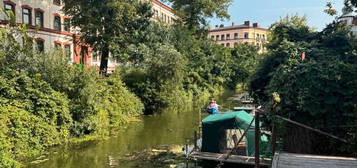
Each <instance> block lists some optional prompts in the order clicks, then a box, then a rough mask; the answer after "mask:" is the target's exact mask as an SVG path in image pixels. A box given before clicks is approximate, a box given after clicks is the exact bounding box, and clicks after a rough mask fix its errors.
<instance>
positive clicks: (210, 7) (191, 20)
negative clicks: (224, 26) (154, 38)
mask: <svg viewBox="0 0 357 168" xmlns="http://www.w3.org/2000/svg"><path fill="white" fill-rule="evenodd" d="M168 1H169V2H172V3H173V8H174V9H175V10H176V11H177V14H178V16H179V18H180V19H181V20H182V21H183V23H184V24H186V25H188V27H189V28H190V29H196V28H199V27H200V26H206V25H207V19H208V18H212V17H214V16H217V17H219V18H229V14H228V13H227V10H228V7H229V5H230V2H231V1H232V0H190V1H187V0H168Z"/></svg>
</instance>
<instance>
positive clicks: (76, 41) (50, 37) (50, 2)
mask: <svg viewBox="0 0 357 168" xmlns="http://www.w3.org/2000/svg"><path fill="white" fill-rule="evenodd" d="M54 1H55V0H0V7H1V8H4V4H5V3H8V4H13V5H14V7H15V16H16V22H17V23H19V24H21V23H23V16H22V9H23V8H28V9H30V11H31V20H32V23H31V24H30V25H29V28H30V29H33V30H35V29H36V27H35V11H36V10H40V11H42V12H43V23H44V25H43V28H40V29H39V30H38V31H36V32H34V33H32V35H33V37H34V39H35V40H42V41H44V49H45V51H50V50H51V49H53V48H54V47H55V44H60V45H61V46H62V48H63V49H64V45H70V51H71V54H70V57H71V61H72V62H74V63H77V64H84V65H89V66H98V67H99V65H100V55H98V54H99V53H96V52H95V53H92V49H91V48H90V47H89V46H88V45H85V44H83V43H81V42H80V37H79V36H78V35H76V33H75V29H74V28H71V29H70V31H69V32H65V31H63V30H64V19H65V18H68V16H65V15H64V14H63V12H61V8H62V7H63V6H62V5H63V4H56V3H54ZM147 1H150V2H151V3H152V5H153V8H152V10H153V12H154V16H153V18H152V20H153V21H161V22H163V23H166V24H172V23H174V21H175V19H176V16H175V14H174V12H173V10H172V9H171V8H170V7H168V6H166V5H165V4H163V3H161V2H160V1H158V0H147ZM55 16H60V18H61V24H62V25H61V30H62V31H57V30H55V29H54V19H55ZM0 20H1V22H0V23H2V24H7V23H8V22H7V21H6V16H5V15H4V14H2V13H1V14H0ZM19 41H21V39H19ZM93 54H94V55H93ZM95 54H97V55H95ZM93 56H94V58H93ZM116 65H117V62H116V61H114V60H113V59H110V60H109V63H108V67H109V68H108V69H109V71H113V70H114V69H115V66H116Z"/></svg>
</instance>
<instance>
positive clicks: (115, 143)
mask: <svg viewBox="0 0 357 168" xmlns="http://www.w3.org/2000/svg"><path fill="white" fill-rule="evenodd" d="M233 94H234V92H233V91H226V92H225V93H224V94H222V95H221V96H219V97H218V98H217V103H218V104H220V105H222V106H221V107H222V108H223V110H224V109H226V110H227V109H229V108H232V107H233V106H234V104H233V103H234V102H232V101H228V100H227V98H228V97H230V96H232V95H233ZM204 106H205V105H204V104H202V103H201V104H199V105H195V107H193V108H189V110H183V111H176V112H172V111H168V110H167V111H164V112H162V113H160V114H157V115H152V116H143V117H142V118H141V120H140V121H138V122H133V123H131V124H129V125H128V126H127V128H123V129H122V130H121V131H119V132H118V133H116V134H115V136H112V137H111V138H108V139H107V140H101V141H90V142H83V143H79V144H76V145H67V146H60V147H55V148H53V149H51V150H50V151H48V152H47V153H46V154H44V155H43V156H41V157H39V158H37V159H36V160H40V162H36V161H32V162H31V163H28V164H27V165H26V167H28V168H109V167H120V168H132V167H148V168H151V167H153V168H154V166H153V165H150V164H146V165H145V166H143V165H141V166H140V163H137V162H135V161H125V162H123V161H119V160H120V158H122V157H124V156H127V155H128V154H131V153H133V152H138V151H143V150H147V149H153V148H156V147H160V146H184V145H185V144H187V143H188V142H191V143H192V138H193V134H194V131H195V130H197V129H198V126H199V120H200V119H201V118H203V117H205V116H206V115H208V114H206V113H204V112H202V113H200V110H201V109H202V107H204ZM41 160H42V161H41ZM110 162H114V164H111V163H110Z"/></svg>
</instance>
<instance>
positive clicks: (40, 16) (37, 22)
mask: <svg viewBox="0 0 357 168" xmlns="http://www.w3.org/2000/svg"><path fill="white" fill-rule="evenodd" d="M35 25H36V26H39V27H43V12H42V11H36V12H35Z"/></svg>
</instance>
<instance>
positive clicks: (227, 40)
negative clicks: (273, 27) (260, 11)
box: [208, 21, 269, 52]
mask: <svg viewBox="0 0 357 168" xmlns="http://www.w3.org/2000/svg"><path fill="white" fill-rule="evenodd" d="M268 34H269V30H268V29H264V28H261V27H260V26H259V24H258V23H253V24H252V25H251V23H250V21H245V22H244V24H242V25H236V24H235V23H232V25H229V26H225V25H223V24H221V25H216V27H215V28H213V29H211V30H210V31H209V33H208V38H210V39H213V40H214V41H215V42H216V43H217V44H220V45H222V46H225V47H230V48H233V47H234V46H235V45H237V44H238V43H245V44H252V45H255V46H258V47H259V52H265V50H266V49H265V47H264V44H265V43H267V37H268Z"/></svg>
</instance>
